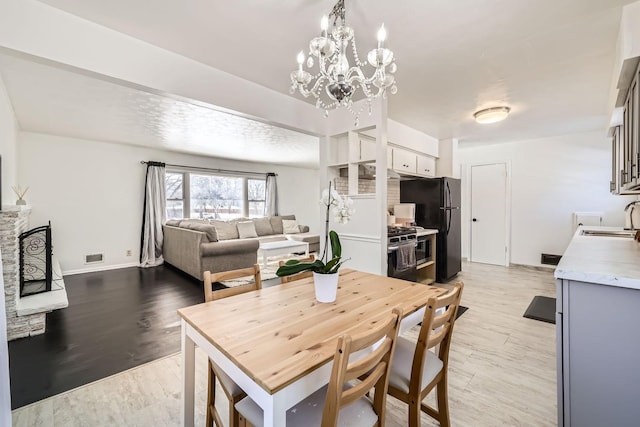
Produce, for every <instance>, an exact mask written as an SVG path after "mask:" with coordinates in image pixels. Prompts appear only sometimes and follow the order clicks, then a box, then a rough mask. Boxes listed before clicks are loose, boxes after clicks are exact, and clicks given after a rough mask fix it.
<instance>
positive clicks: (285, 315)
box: [178, 269, 446, 427]
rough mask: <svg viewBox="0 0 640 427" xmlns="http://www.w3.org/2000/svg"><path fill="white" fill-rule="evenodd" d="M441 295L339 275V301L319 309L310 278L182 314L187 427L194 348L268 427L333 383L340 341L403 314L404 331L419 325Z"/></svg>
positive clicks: (360, 275) (375, 278)
mask: <svg viewBox="0 0 640 427" xmlns="http://www.w3.org/2000/svg"><path fill="white" fill-rule="evenodd" d="M444 292H446V290H445V289H443V288H438V287H434V286H428V285H423V284H420V283H414V282H407V281H404V280H399V279H394V278H389V277H384V276H379V275H375V274H371V273H365V272H361V271H356V270H349V269H342V270H341V271H340V278H339V284H338V293H337V297H336V301H335V302H333V303H324V304H323V303H319V302H317V301H316V299H315V294H314V288H313V279H312V278H307V279H301V280H297V281H293V282H290V283H286V284H282V285H278V286H273V287H269V288H263V289H261V290H257V291H253V292H248V293H245V294H242V295H237V296H233V297H230V298H225V299H221V300H216V301H212V302H208V303H204V304H198V305H195V306H191V307H186V308H183V309H180V310H178V313H179V314H180V316H181V325H182V376H183V390H182V403H183V405H182V409H183V412H182V424H183V425H184V426H189V427H190V426H193V425H194V393H195V391H194V386H195V378H194V377H195V346H196V345H197V346H198V347H200V348H201V349H202V350H203V351H204V352H205V353H206V354H207V356H208V357H209V358H211V359H212V360H213V361H214V362H215V363H216V364H217V365H218V366H219V367H220V368H221V369H222V370H223V371H224V372H225V373H226V374H227V375H229V377H231V379H233V380H234V381H235V382H236V383H237V384H238V385H239V386H240V388H242V389H243V390H244V391H245V393H247V395H248V396H249V397H251V398H252V399H253V400H254V401H255V402H256V403H257V404H258V405H259V406H260V407H261V408H262V409H263V413H264V426H265V427H275V426H277V427H280V426H284V425H285V424H286V411H287V410H288V409H289V408H291V407H292V406H294V405H295V404H296V403H298V402H299V401H300V400H302V399H304V398H305V397H307V396H309V395H310V394H312V393H313V392H315V391H316V390H318V389H319V388H321V387H322V386H324V385H326V384H327V383H328V382H329V375H330V372H331V367H332V363H330V362H332V360H333V355H334V353H335V350H336V343H337V338H338V337H339V336H340V335H342V334H349V333H352V332H354V331H356V330H358V331H362V330H364V329H366V328H371V327H372V326H373V325H374V324H375V323H376V322H377V321H378V320H380V319H381V318H383V317H384V316H388V315H390V314H391V310H392V309H393V308H394V307H400V308H401V309H402V312H403V321H402V323H401V327H400V332H401V333H402V332H403V331H404V330H407V329H409V328H411V327H413V326H415V325H417V324H418V323H419V322H421V321H422V317H423V315H424V308H425V306H426V303H427V300H428V299H429V297H432V296H438V295H440V294H442V293H444Z"/></svg>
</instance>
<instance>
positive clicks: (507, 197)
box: [463, 160, 511, 267]
mask: <svg viewBox="0 0 640 427" xmlns="http://www.w3.org/2000/svg"><path fill="white" fill-rule="evenodd" d="M491 165H505V171H506V174H507V176H506V177H505V178H506V179H505V213H504V214H505V216H504V217H505V224H504V226H505V230H504V232H505V233H504V238H505V242H504V244H505V247H506V248H507V249H506V251H505V252H506V253H505V257H504V262H505V263H504V266H505V267H509V265H510V264H511V160H503V161H500V160H496V161H490V162H477V163H465V164H464V165H463V168H464V169H465V172H466V175H467V177H468V179H469V185H468V187H467V191H466V194H465V199H466V200H467V206H469V210H468V212H467V213H466V218H465V220H466V221H467V230H468V236H467V244H468V248H469V262H472V261H471V259H472V253H473V246H472V241H471V234H472V233H471V227H472V225H471V218H472V212H473V206H472V203H471V190H472V188H473V175H472V174H471V170H472V169H471V168H472V167H474V166H491Z"/></svg>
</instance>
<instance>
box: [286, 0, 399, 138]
mask: <svg viewBox="0 0 640 427" xmlns="http://www.w3.org/2000/svg"><path fill="white" fill-rule="evenodd" d="M345 12H346V9H345V6H344V0H338V2H337V3H336V5H335V6H334V7H333V10H332V11H331V13H330V14H329V16H324V17H323V18H322V21H321V24H320V28H321V33H320V36H319V37H316V38H314V39H313V40H311V42H310V43H309V55H308V57H307V56H306V55H305V53H304V51H303V52H300V53H299V54H298V58H297V59H298V69H297V70H296V71H294V72H292V73H291V94H293V93H295V91H296V90H299V91H300V93H301V94H302V95H303V96H304V97H305V98H306V97H308V96H313V97H314V98H316V107H317V108H322V109H324V115H325V117H326V116H328V115H329V110H331V109H335V108H339V107H345V108H347V109H348V110H350V111H351V112H352V113H353V114H354V115H355V116H356V126H357V122H358V114H359V112H358V113H356V112H354V111H353V109H352V108H353V96H354V94H355V93H356V92H357V90H358V88H359V89H360V90H362V93H363V94H364V96H365V98H366V99H367V104H368V105H369V112H371V102H372V101H373V99H374V98H378V97H380V96H386V91H387V89H389V92H391V93H392V94H395V93H396V92H397V91H398V89H397V87H396V85H395V77H394V76H393V74H394V73H395V72H396V69H397V67H396V63H395V61H394V57H393V52H392V51H391V50H389V49H387V48H385V47H384V43H385V40H386V37H387V32H386V30H385V28H384V25H382V27H381V28H380V31H378V47H377V48H376V49H372V50H371V51H370V52H369V53H368V55H367V58H366V59H367V60H366V61H361V60H360V58H359V57H358V52H357V50H356V42H355V38H354V31H353V28H351V27H348V26H347V23H346V19H345ZM329 20H332V26H331V29H330V28H329ZM349 42H351V49H350V50H351V53H352V54H353V62H352V63H351V64H349V60H348V59H347V50H348V48H349ZM316 61H317V65H318V72H317V73H316V74H311V73H309V72H308V71H306V70H304V69H303V66H304V64H305V62H306V66H307V68H312V67H313V66H314V63H316ZM366 66H371V67H373V69H372V73H371V74H370V76H369V77H367V76H366V74H365V71H366V70H365V67H366Z"/></svg>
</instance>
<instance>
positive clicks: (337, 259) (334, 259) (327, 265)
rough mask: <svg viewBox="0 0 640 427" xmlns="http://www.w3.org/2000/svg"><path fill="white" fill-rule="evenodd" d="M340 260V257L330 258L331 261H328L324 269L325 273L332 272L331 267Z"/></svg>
mask: <svg viewBox="0 0 640 427" xmlns="http://www.w3.org/2000/svg"><path fill="white" fill-rule="evenodd" d="M339 262H340V258H332V259H330V260H329V262H327V264H326V265H325V266H324V269H323V273H327V274H328V273H330V272H331V269H332V268H333V267H334V266H335V265H336V264H337V263H339Z"/></svg>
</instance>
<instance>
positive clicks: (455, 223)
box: [400, 178, 462, 282]
mask: <svg viewBox="0 0 640 427" xmlns="http://www.w3.org/2000/svg"><path fill="white" fill-rule="evenodd" d="M400 202H401V203H415V204H416V218H415V221H416V225H418V226H421V227H424V228H432V229H437V230H438V234H437V235H436V280H437V281H438V282H447V281H449V280H451V279H452V278H453V277H455V276H456V275H457V274H458V273H459V272H460V270H461V269H462V261H461V259H462V238H461V228H462V224H461V220H460V180H459V179H455V178H424V179H414V180H408V181H400Z"/></svg>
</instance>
